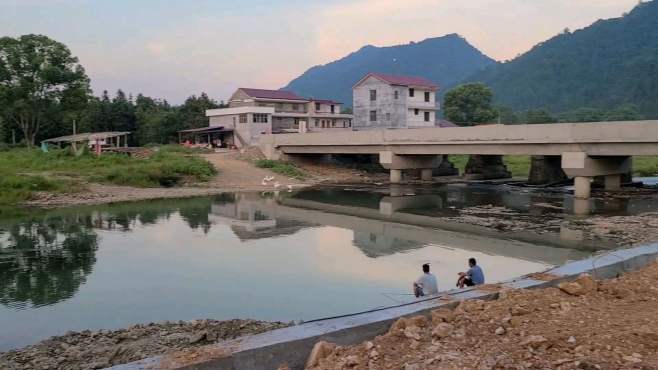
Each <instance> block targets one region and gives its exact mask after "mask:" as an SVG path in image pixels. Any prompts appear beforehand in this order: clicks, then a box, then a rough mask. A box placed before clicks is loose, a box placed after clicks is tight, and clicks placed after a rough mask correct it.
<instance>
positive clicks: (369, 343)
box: [366, 341, 375, 351]
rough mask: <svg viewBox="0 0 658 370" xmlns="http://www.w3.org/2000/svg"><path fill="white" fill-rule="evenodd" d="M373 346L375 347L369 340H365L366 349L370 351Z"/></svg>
mask: <svg viewBox="0 0 658 370" xmlns="http://www.w3.org/2000/svg"><path fill="white" fill-rule="evenodd" d="M374 347H375V345H374V344H373V343H372V342H371V341H367V342H366V351H370V350H371V349H373V348H374Z"/></svg>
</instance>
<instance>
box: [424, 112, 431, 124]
mask: <svg viewBox="0 0 658 370" xmlns="http://www.w3.org/2000/svg"><path fill="white" fill-rule="evenodd" d="M429 121H430V112H425V122H429Z"/></svg>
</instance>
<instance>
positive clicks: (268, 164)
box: [254, 159, 307, 180]
mask: <svg viewBox="0 0 658 370" xmlns="http://www.w3.org/2000/svg"><path fill="white" fill-rule="evenodd" d="M254 164H255V165H256V167H259V168H267V169H269V170H271V171H272V172H276V173H278V174H280V175H283V176H286V177H290V178H293V179H298V180H301V179H304V178H306V177H307V175H306V173H305V172H304V171H302V170H300V169H299V168H297V166H295V165H294V164H292V163H290V162H283V161H273V160H270V159H259V160H257V161H256V162H254Z"/></svg>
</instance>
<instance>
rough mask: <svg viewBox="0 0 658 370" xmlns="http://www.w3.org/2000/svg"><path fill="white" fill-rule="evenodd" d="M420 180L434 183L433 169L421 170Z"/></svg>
mask: <svg viewBox="0 0 658 370" xmlns="http://www.w3.org/2000/svg"><path fill="white" fill-rule="evenodd" d="M420 179H421V180H423V181H432V169H431V168H423V169H422V170H420Z"/></svg>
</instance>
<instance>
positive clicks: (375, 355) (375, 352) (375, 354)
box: [368, 349, 379, 360]
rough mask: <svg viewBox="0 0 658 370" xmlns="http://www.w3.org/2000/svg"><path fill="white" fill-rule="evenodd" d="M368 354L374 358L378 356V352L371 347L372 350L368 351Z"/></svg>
mask: <svg viewBox="0 0 658 370" xmlns="http://www.w3.org/2000/svg"><path fill="white" fill-rule="evenodd" d="M368 356H369V357H370V358H371V359H373V360H376V359H378V358H379V352H377V350H376V349H373V350H372V351H370V353H369V354H368Z"/></svg>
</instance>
